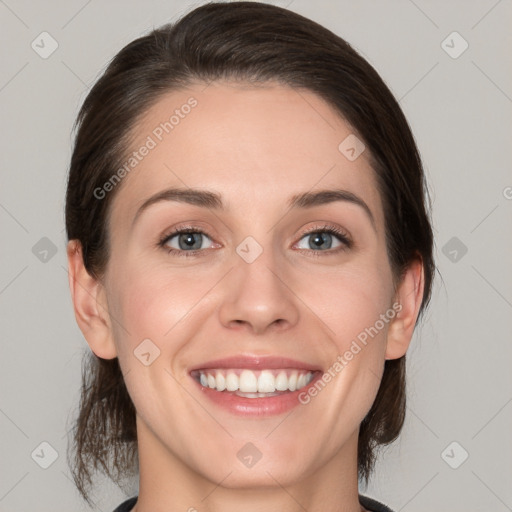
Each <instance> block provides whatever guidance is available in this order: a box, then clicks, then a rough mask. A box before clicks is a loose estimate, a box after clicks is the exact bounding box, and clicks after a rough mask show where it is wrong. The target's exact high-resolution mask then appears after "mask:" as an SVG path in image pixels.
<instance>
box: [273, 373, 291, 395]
mask: <svg viewBox="0 0 512 512" xmlns="http://www.w3.org/2000/svg"><path fill="white" fill-rule="evenodd" d="M276 389H277V391H286V390H287V389H288V377H287V376H286V372H279V374H278V375H277V377H276Z"/></svg>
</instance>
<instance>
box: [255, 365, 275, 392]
mask: <svg viewBox="0 0 512 512" xmlns="http://www.w3.org/2000/svg"><path fill="white" fill-rule="evenodd" d="M275 390H276V385H275V379H274V376H273V375H272V373H270V372H269V371H268V370H263V371H262V372H261V373H260V376H259V377H258V392H259V393H273V392H274V391H275Z"/></svg>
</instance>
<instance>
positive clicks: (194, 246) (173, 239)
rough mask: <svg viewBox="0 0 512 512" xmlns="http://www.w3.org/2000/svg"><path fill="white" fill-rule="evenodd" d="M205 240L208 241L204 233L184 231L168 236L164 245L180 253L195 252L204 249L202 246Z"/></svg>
mask: <svg viewBox="0 0 512 512" xmlns="http://www.w3.org/2000/svg"><path fill="white" fill-rule="evenodd" d="M205 238H206V239H207V240H210V239H209V238H208V237H207V236H206V235H205V234H204V233H196V232H192V231H184V232H181V233H176V234H175V235H173V236H170V237H169V239H168V240H167V242H166V243H165V245H167V246H169V247H171V248H173V249H177V250H180V251H188V250H190V251H196V250H199V249H205V247H204V246H203V242H204V239H205ZM210 241H211V240H210ZM176 244H177V245H176Z"/></svg>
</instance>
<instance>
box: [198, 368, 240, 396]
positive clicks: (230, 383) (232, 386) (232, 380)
mask: <svg viewBox="0 0 512 512" xmlns="http://www.w3.org/2000/svg"><path fill="white" fill-rule="evenodd" d="M203 385H204V384H203ZM226 389H227V390H228V391H237V390H238V375H237V374H236V373H233V372H229V373H228V374H227V376H226Z"/></svg>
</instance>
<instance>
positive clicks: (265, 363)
mask: <svg viewBox="0 0 512 512" xmlns="http://www.w3.org/2000/svg"><path fill="white" fill-rule="evenodd" d="M215 368H226V369H227V368H247V369H248V370H264V369H267V368H268V369H279V368H283V369H284V368H295V369H298V370H309V371H312V372H313V371H320V370H321V368H320V366H318V365H314V364H311V363H306V362H303V361H298V360H297V359H290V358H289V357H281V356H262V355H261V356H249V355H236V356H230V357H224V358H222V359H214V360H212V361H205V362H204V363H201V364H200V365H197V366H194V367H193V368H191V370H190V371H197V370H206V369H215Z"/></svg>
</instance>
